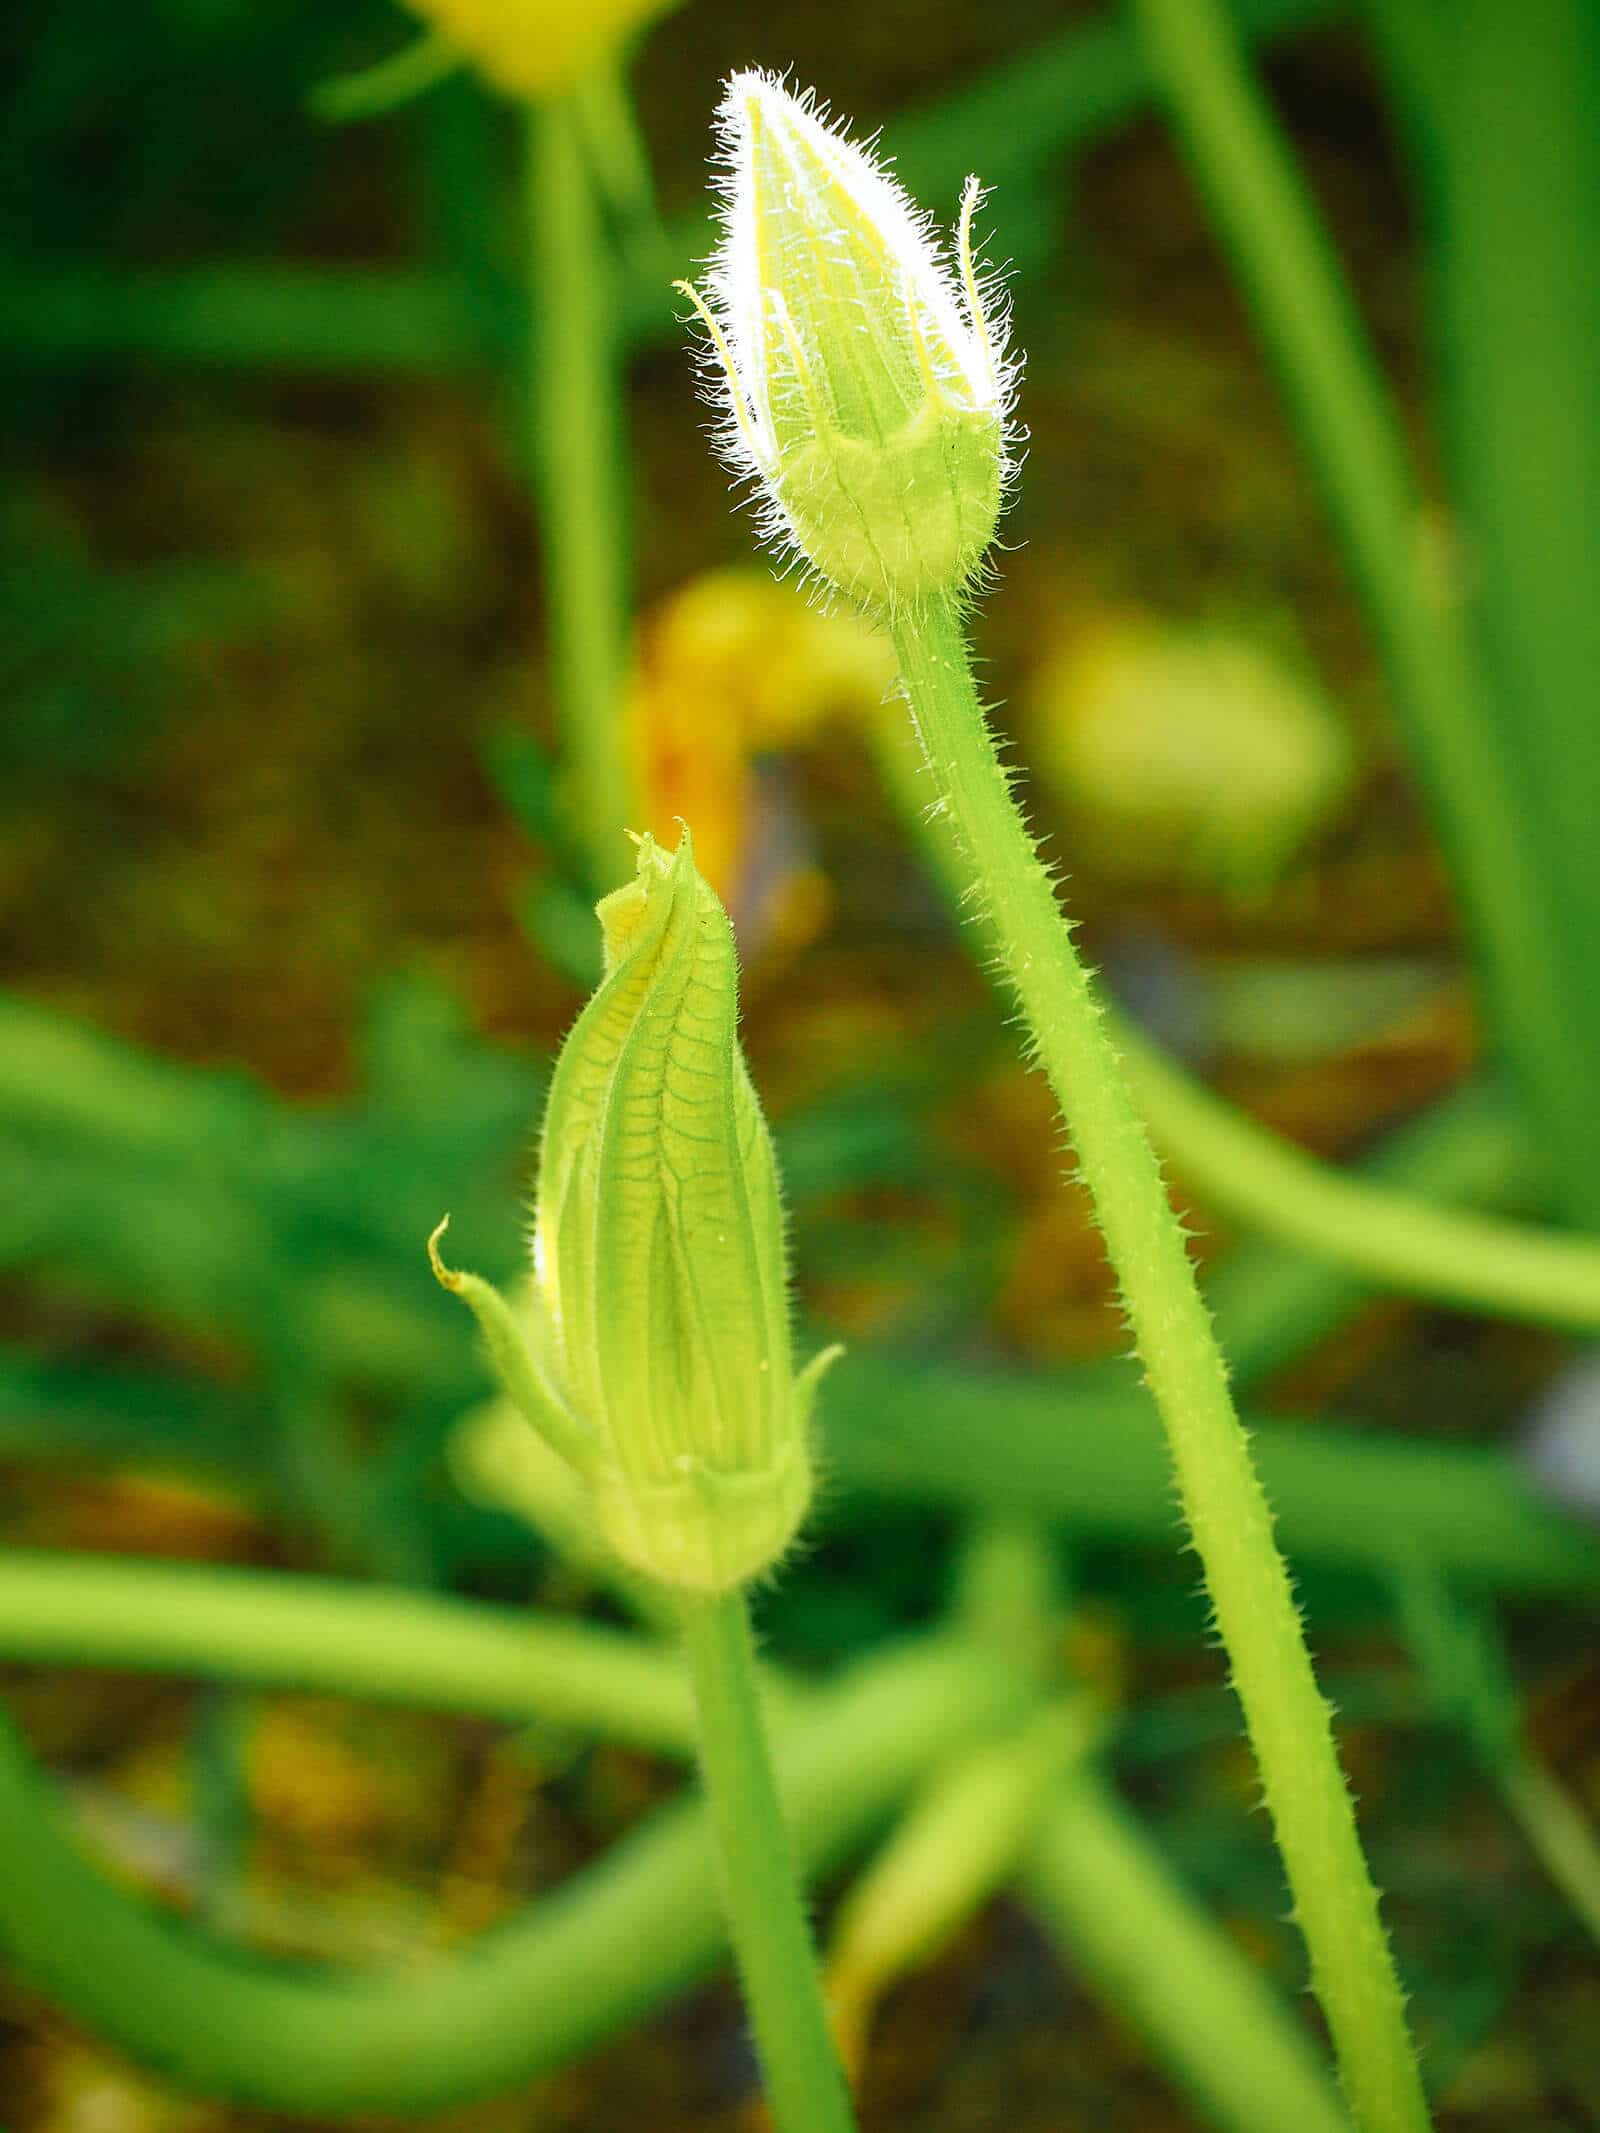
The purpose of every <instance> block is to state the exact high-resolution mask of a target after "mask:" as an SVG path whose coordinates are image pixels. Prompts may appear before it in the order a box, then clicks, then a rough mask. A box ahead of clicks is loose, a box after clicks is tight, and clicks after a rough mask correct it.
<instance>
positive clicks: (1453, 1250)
mask: <svg viewBox="0 0 1600 2133" xmlns="http://www.w3.org/2000/svg"><path fill="white" fill-rule="evenodd" d="M1115 1035H1116V1044H1117V1048H1118V1050H1119V1052H1120V1053H1121V1054H1122V1059H1123V1064H1124V1068H1125V1070H1126V1072H1127V1075H1128V1079H1129V1081H1130V1082H1131V1084H1132V1086H1133V1093H1134V1095H1135V1097H1136V1099H1137V1100H1138V1105H1139V1109H1140V1111H1141V1112H1142V1113H1143V1115H1144V1117H1145V1119H1146V1120H1147V1122H1148V1124H1149V1126H1150V1130H1151V1132H1152V1133H1153V1134H1154V1136H1155V1138H1156V1140H1157V1142H1158V1143H1159V1144H1160V1146H1161V1147H1162V1148H1163V1150H1164V1151H1165V1152H1166V1153H1167V1154H1168V1155H1169V1156H1171V1157H1172V1159H1173V1161H1174V1162H1175V1164H1176V1165H1177V1167H1178V1169H1179V1171H1180V1172H1181V1174H1182V1178H1183V1182H1184V1184H1185V1185H1187V1186H1192V1187H1194V1188H1195V1189H1196V1190H1197V1191H1198V1192H1200V1193H1202V1194H1203V1195H1204V1196H1205V1198H1206V1200H1207V1202H1208V1203H1209V1204H1210V1205H1212V1206H1214V1207H1215V1208H1216V1209H1217V1210H1218V1211H1219V1213H1221V1214H1224V1215H1227V1216H1229V1217H1231V1218H1232V1219H1234V1220H1236V1221H1245V1222H1249V1223H1251V1224H1252V1225H1254V1226H1255V1227H1257V1228H1259V1229H1261V1230H1263V1231H1264V1232H1265V1233H1266V1234H1267V1235H1268V1236H1270V1237H1275V1238H1276V1239H1277V1241H1278V1242H1279V1243H1280V1244H1288V1245H1292V1246H1295V1247H1298V1248H1299V1249H1301V1250H1304V1251H1308V1252H1314V1253H1317V1254H1318V1255H1319V1256H1321V1257H1323V1258H1326V1259H1331V1260H1332V1261H1333V1262H1334V1264H1335V1265H1337V1266H1341V1267H1345V1268H1347V1269H1348V1270H1349V1271H1350V1272H1351V1273H1353V1274H1356V1275H1359V1276H1362V1277H1364V1278H1365V1279H1366V1280H1367V1281H1370V1282H1371V1283H1372V1284H1373V1286H1374V1287H1377V1288H1387V1289H1397V1290H1399V1291H1400V1293H1401V1294H1402V1295H1407V1296H1424V1297H1429V1298H1431V1299H1433V1300H1434V1301H1435V1302H1437V1303H1442V1304H1446V1305H1449V1306H1451V1307H1453V1308H1454V1309H1457V1310H1463V1309H1464V1310H1468V1311H1486V1312H1489V1313H1492V1314H1496V1315H1499V1316H1503V1317H1507V1318H1518V1319H1523V1320H1525V1321H1526V1322H1527V1323H1528V1324H1530V1325H1535V1326H1563V1327H1567V1328H1569V1329H1570V1330H1571V1331H1573V1332H1577V1333H1593V1332H1595V1331H1597V1330H1600V1241H1591V1240H1590V1239H1588V1238H1586V1237H1576V1236H1573V1235H1571V1234H1570V1233H1568V1232H1564V1231H1561V1230H1557V1229H1553V1228H1545V1229H1537V1228H1534V1227H1532V1226H1530V1225H1528V1224H1524V1223H1516V1222H1505V1221H1497V1220H1496V1219H1495V1218H1494V1217H1492V1216H1489V1215H1475V1214H1467V1213H1458V1212H1456V1211H1455V1210H1454V1209H1451V1208H1446V1207H1439V1206H1435V1205H1433V1204H1432V1203H1431V1202H1429V1201H1428V1200H1425V1199H1423V1198H1421V1197H1420V1196H1418V1195H1416V1194H1412V1193H1406V1192H1401V1191H1397V1190H1396V1189H1395V1188H1394V1187H1392V1186H1385V1185H1381V1184H1374V1183H1370V1182H1368V1181H1367V1180H1366V1179H1364V1178H1361V1177H1358V1176H1352V1175H1349V1174H1347V1173H1345V1172H1343V1171H1340V1170H1336V1169H1334V1168H1333V1167H1332V1166H1331V1165H1329V1164H1327V1163H1322V1162H1319V1161H1318V1160H1317V1158H1316V1157H1315V1156H1313V1155H1308V1154H1307V1153H1306V1152H1305V1150H1304V1149H1301V1148H1297V1147H1296V1146H1295V1145H1294V1144H1293V1142H1291V1141H1286V1140H1284V1139H1283V1138H1282V1137H1281V1136H1280V1135H1278V1134H1276V1133H1274V1132H1272V1131H1271V1130H1270V1128H1268V1127H1266V1126H1263V1125H1261V1124H1260V1123H1259V1122H1258V1121H1257V1120H1255V1119H1253V1118H1248V1117H1246V1116H1245V1114H1244V1113H1243V1112H1240V1111H1237V1110H1235V1108H1234V1107H1233V1105H1232V1104H1230V1103H1228V1102H1226V1101H1225V1100H1224V1099H1223V1098H1222V1097H1220V1096H1218V1095H1216V1094H1214V1093H1213V1091H1212V1090H1210V1089H1208V1088H1206V1087H1205V1085H1204V1084H1203V1083H1201V1082H1198V1081H1196V1080H1195V1079H1194V1078H1193V1076H1192V1075H1189V1074H1186V1073H1185V1072H1184V1070H1183V1069H1182V1068H1181V1067H1179V1066H1177V1065H1176V1064H1175V1063H1174V1062H1173V1061H1171V1060H1170V1059H1168V1058H1167V1057H1166V1056H1165V1055H1164V1054H1163V1053H1162V1051H1161V1050H1160V1049H1159V1047H1158V1046H1156V1045H1154V1044H1152V1043H1150V1042H1149V1040H1148V1039H1147V1038H1145V1037H1143V1036H1141V1035H1139V1034H1137V1033H1136V1032H1135V1031H1134V1030H1133V1029H1131V1028H1130V1027H1129V1026H1128V1025H1127V1024H1126V1023H1125V1022H1122V1021H1121V1020H1120V1019H1119V1021H1118V1022H1117V1023H1116V1025H1115Z"/></svg>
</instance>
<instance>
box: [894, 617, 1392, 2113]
mask: <svg viewBox="0 0 1600 2133" xmlns="http://www.w3.org/2000/svg"><path fill="white" fill-rule="evenodd" d="M893 636H894V643H895V650H896V653H897V655H898V657H899V661H900V671H901V675H902V678H903V681H904V684H905V689H906V695H907V698H908V700H909V702H910V706H911V711H912V716H913V718H914V720H915V722H916V726H917V731H918V734H919V736H920V738H921V741H922V745H923V748H924V750H925V752H926V754H927V758H928V763H929V767H930V769H931V771H932V774H933V778H934V782H935V785H936V788H937V791H938V794H939V800H940V803H941V807H940V815H939V819H940V820H941V821H942V822H943V823H944V824H945V826H946V830H947V832H948V833H950V834H953V835H954V837H955V838H956V839H957V840H958V842H959V844H960V846H961V848H962V850H963V852H964V855H965V858H966V861H967V864H968V866H969V867H970V869H971V870H972V873H973V876H974V879H975V881H976V882H977V883H978V884H979V885H980V887H981V891H982V894H983V897H984V900H985V903H986V905H987V909H988V913H989V917H990V920H991V922H992V924H993V926H994V929H995V933H996V936H997V939H998V942H999V950H1000V954H1001V957H1002V959H1003V962H1004V966H1005V970H1006V974H1007V976H1008V977H1009V978H1010V980H1011V983H1012V985H1013V986H1014V988H1015V990H1016V993H1017V996H1018V998H1019V1000H1020V1002H1021V1004H1022V1009H1023V1013H1024V1016H1025V1018H1026V1020H1027V1022H1028V1025H1029V1028H1030V1030H1031V1032H1032V1037H1033V1041H1034V1045H1035V1047H1036V1049H1037V1053H1038V1057H1039V1062H1040V1064H1041V1066H1042V1067H1043V1068H1044V1071H1045V1074H1046V1076H1047V1077H1048V1079H1049V1082H1050V1085H1051V1088H1052V1089H1053V1091H1054V1092H1055V1096H1056V1101H1057V1103H1058V1105H1059V1106H1060V1110H1061V1115H1062V1118H1063V1120H1064V1121H1065V1122H1066V1124H1067V1127H1068V1131H1069V1132H1070V1134H1071V1137H1072V1141H1073V1145H1074V1147H1075V1149H1076V1152H1077V1156H1078V1161H1079V1166H1080V1168H1081V1171H1082V1174H1083V1177H1084V1179H1085V1182H1086V1183H1087V1185H1088V1187H1089V1190H1090V1192H1091V1194H1092V1195H1093V1198H1094V1203H1095V1208H1096V1212H1097V1214H1098V1216H1099V1220H1100V1223H1101V1227H1102V1229H1103V1231H1104V1233H1105V1239H1106V1247H1107V1252H1108V1255H1109V1257H1110V1260H1111V1263H1112V1266H1113V1267H1114V1268H1115V1270H1116V1273H1117V1277H1118V1280H1119V1282H1120V1284H1121V1289H1122V1298H1123V1303H1124V1306H1125V1308H1126V1310H1127V1313H1128V1318H1129V1321H1130V1323H1131V1325H1132V1328H1133V1333H1134V1338H1135V1340H1136V1342H1137V1345H1138V1349H1139V1354H1140V1357H1141V1359H1142V1361H1143V1363H1144V1366H1145V1371H1146V1374H1147V1376H1148V1378H1149V1381H1150V1386H1151V1390H1152V1391H1153V1393H1154V1395H1155V1399H1156V1404H1157V1406H1158V1408H1159V1409H1160V1411H1161V1416H1162V1420H1163V1422H1164V1424H1165V1426H1166V1431H1167V1438H1168V1443H1169V1446H1170V1448H1171V1453H1172V1459H1173V1464H1174V1467H1175V1469H1176V1473H1177V1480H1178V1487H1179V1492H1180V1495H1181V1498H1182V1502H1183V1508H1184V1513H1185V1516H1186V1517H1187V1519H1188V1523H1189V1527H1190V1531H1191V1532H1192V1534H1193V1536H1194V1540H1195V1544H1196V1546H1197V1548H1198V1550H1199V1553H1200V1558H1201V1562H1202V1564H1203V1566H1204V1569H1205V1576H1206V1583H1207V1587H1208V1589H1209V1591H1210V1595H1211V1600H1212V1604H1213V1606H1214V1608H1215V1610H1216V1617H1217V1624H1218V1627H1219V1629H1220V1630H1221V1632H1222V1637H1223V1641H1224V1643H1225V1644H1226V1646H1227V1649H1228V1653H1229V1656H1230V1658H1231V1660H1232V1663H1233V1679H1234V1685H1235V1687H1236V1688H1237V1690H1238V1692H1239V1699H1240V1702H1241V1703H1242V1705H1243V1707H1244V1713H1245V1719H1246V1722H1247V1724H1248V1726H1249V1729H1250V1734H1251V1737H1252V1740H1253V1741H1254V1744H1255V1750H1256V1757H1257V1761H1258V1764H1259V1766H1260V1771H1261V1779H1262V1787H1263V1790H1264V1792H1265V1795H1266V1800H1267V1805H1268V1808H1269V1810H1270V1812H1271V1815H1272V1819H1273V1825H1274V1828H1275V1829H1276V1832H1277V1836H1278V1843H1279V1846H1280V1848H1281V1850H1282V1852H1283V1856H1284V1863H1285V1866H1286V1868H1287V1871H1288V1875H1289V1881H1290V1886H1291V1887H1292V1889H1293V1891H1294V1897H1295V1904H1296V1910H1297V1915H1298V1918H1299V1921H1300V1925H1301V1929H1302V1931H1303V1932H1304V1934H1305V1938H1306V1944H1307V1948H1308V1950H1309V1953H1310V1958H1311V1972H1312V1983H1313V1987H1314V1989H1315V1991H1316V1993H1317V1996H1318V1998H1319V1999H1320V2000H1321V2002H1322V2005H1323V2008H1324V2011H1325V2012H1326V2015H1327V2018H1328V2026H1329V2029H1330V2031H1331V2033H1332V2035H1333V2039H1334V2045H1335V2049H1336V2051H1337V2053H1338V2056H1339V2063H1340V2069H1341V2073H1342V2077H1343V2080H1344V2083H1345V2087H1346V2091H1347V2093H1348V2095H1349V2098H1350V2101H1351V2106H1352V2109H1353V2110H1354V2112H1355V2114H1356V2117H1357V2119H1358V2121H1359V2123H1360V2124H1361V2126H1362V2127H1363V2129H1364V2133H1380V2129H1382V2133H1415V2129H1416V2128H1418V2127H1421V2126H1425V2125H1426V2124H1427V2122H1428V2121H1427V2109H1426V2105H1425V2104H1424V2102H1423V2097H1422V2088H1421V2083H1420V2080H1419V2078H1418V2075H1417V2068H1416V2061H1415V2058H1414V2056H1413V2054H1412V2050H1411V2045H1410V2040H1409V2038H1408V2036H1407V2033H1406V2024H1405V2013H1404V2008H1403V2004H1402V2001H1401V1996H1400V1989H1399V1984H1398V1981H1397V1979H1396V1976H1395V1971H1394V1964H1393V1960H1392V1958H1391V1956H1390V1953H1389V1947H1388V1942H1387V1940H1386V1938H1385V1935H1384V1931H1383V1926H1382V1923H1381V1920H1380V1918H1379V1915H1378V1900H1377V1895H1376V1892H1375V1890H1374V1889H1373V1886H1372V1881H1371V1877H1370V1876H1369V1874H1368V1872H1367V1865H1366V1860H1365V1858H1364V1857H1363V1855H1362V1851H1361V1844H1360V1839H1359V1837H1358V1836H1357V1834H1356V1824H1355V1815H1354V1811H1353V1809H1352V1806H1351V1801H1350V1795H1349V1792H1348V1790H1347V1789H1346V1786H1345V1782H1344V1778H1343V1775H1342V1773H1341V1771H1340V1768H1339V1760H1338V1755H1337V1752H1336V1750H1335V1747H1334V1740H1333V1728H1332V1722H1331V1719H1330V1715H1329V1711H1328V1707H1327V1705H1326V1703H1325V1702H1324V1701H1323V1699H1322V1696H1321V1695H1320V1693H1319V1692H1318V1689H1317V1685H1316V1682H1315V1680H1314V1678H1313V1676H1312V1672H1311V1662H1310V1658H1309V1656H1308V1654H1307V1651H1306V1645H1305V1638H1304V1635H1303V1633H1302V1630H1301V1625H1300V1617H1299V1614H1298V1612H1297V1610H1296V1607H1295V1603H1294V1596H1293V1593H1292V1591H1291V1589H1290V1585H1289V1577H1288V1572H1287V1570H1286V1569H1285V1567H1284V1562H1283V1558H1282V1556H1281V1555H1280V1554H1279V1552H1278V1548H1277V1544H1276V1542H1275V1541H1274V1539H1273V1535H1272V1520H1271V1514H1270V1512H1269V1511H1268V1508H1267V1502H1266V1498H1265V1496H1264V1495H1263V1493H1262V1489H1261V1484H1260V1482H1259V1481H1258V1479H1257V1477H1256V1472H1255V1468H1254V1465H1253V1464H1252V1461H1251V1457H1250V1449H1249V1444H1248V1441H1247V1439H1246V1437H1245V1434H1244V1431H1243V1429H1242V1428H1241V1426H1240V1423H1239V1419H1238V1416H1237V1415H1236V1413H1235V1412H1234V1406H1233V1399H1232V1395H1231V1393H1230V1391H1229V1389H1228V1378H1227V1370H1226V1367H1225V1365H1224V1363H1223V1359H1222V1355H1221V1352H1220V1350H1219V1349H1218V1347H1217V1343H1216V1339H1215V1336H1214V1335H1213V1333H1212V1329H1211V1322H1210V1320H1209V1318H1208V1317H1207V1315H1206V1311H1205V1307H1204V1305H1203V1304H1202V1302H1201V1300H1200V1292H1199V1289H1198V1287H1197V1285H1196V1282H1195V1275H1194V1269H1193V1266H1192V1265H1191V1263H1190V1260H1189V1256H1188V1252H1187V1249H1186V1247H1185V1243H1184V1237H1183V1232H1182V1229H1181V1227H1180V1226H1179V1224H1178V1222H1177V1221H1176V1219H1175V1217H1174V1216H1173V1213H1172V1209H1171V1207H1170V1205H1169V1203H1168V1200H1167V1195H1166V1188H1165V1185H1164V1183H1163V1181H1162V1177H1161V1172H1160V1168H1159V1166H1158V1165H1157V1162H1156V1158H1155V1155H1154V1152H1153V1150H1152V1149H1151V1146H1150V1142H1149V1139H1148V1138H1147V1136H1146V1134H1145V1131H1144V1128H1143V1126H1142V1125H1141V1123H1140V1121H1139V1117H1138V1114H1137V1112H1136V1111H1135V1110H1134V1107H1133V1103H1132V1099H1131V1098H1130V1096H1129V1094H1128V1090H1127V1087H1126V1084H1125V1082H1124V1080H1123V1078H1122V1074H1121V1070H1120V1068H1119V1066H1118V1064H1117V1059H1116V1054H1115V1051H1114V1050H1113V1048H1112V1046H1111V1043H1110V1040H1109V1038H1108V1036H1107V1034H1106V1032H1105V1029H1104V1028H1103V1026H1102V1023H1101V1019H1100V1011H1099V1008H1098V1006H1097V1005H1096V1003H1095V1001H1094V999H1093V997H1092V995H1091V992H1090V989H1089V982H1088V977H1087V973H1086V971H1085V969H1084V967H1083V965H1082V964H1081V963H1080V961H1079V960H1078V957H1077V954H1076V952H1075V950H1074V948H1073V946H1072V941H1071V935H1070V931H1069V929H1068V927H1067V926H1066V924H1065V922H1064V920H1063V916H1062V913H1061V911H1060V908H1059V906H1058V904H1057V901H1056V896H1055V891H1054V889H1053V887H1052V885H1051V883H1050V880H1049V877H1048V876H1047V875H1046V873H1045V871H1044V868H1043V867H1042V866H1041V865H1040V863H1039V859H1038V856H1037V854H1036V853H1035V851H1034V849H1033V845H1032V842H1031V840H1030V838H1029V836H1028V832H1027V830H1026V828H1025V826H1024V824H1023V820H1022V817H1021V815H1020V813H1019V812H1018V810H1017V807H1016V804H1015V802H1014V801H1013V799H1012V796H1011V791H1010V787H1009V785H1008V782H1007V779H1006V775H1005V772H1004V770H1003V769H1002V767H1001V764H1000V761H999V758H998V756H997V755H996V753H995V750H994V745H993V742H992V739H991V738H990V735H989V732H988V728H987V725H986V722H985V719H984V715H983V709H982V706H981V705H980V703H979V701H978V697H977V693H976V690H975V689H974V687H973V683H972V675H971V669H970V664H969V660H968V655H967V648H966V644H965V641H964V639H963V636H962V630H961V623H960V619H959V616H958V615H957V613H956V611H955V608H954V606H953V605H952V604H950V603H944V604H930V605H929V607H927V608H926V609H922V610H919V611H916V612H914V613H908V614H904V615H902V616H900V617H898V618H897V620H896V622H895V625H894V629H893Z"/></svg>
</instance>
